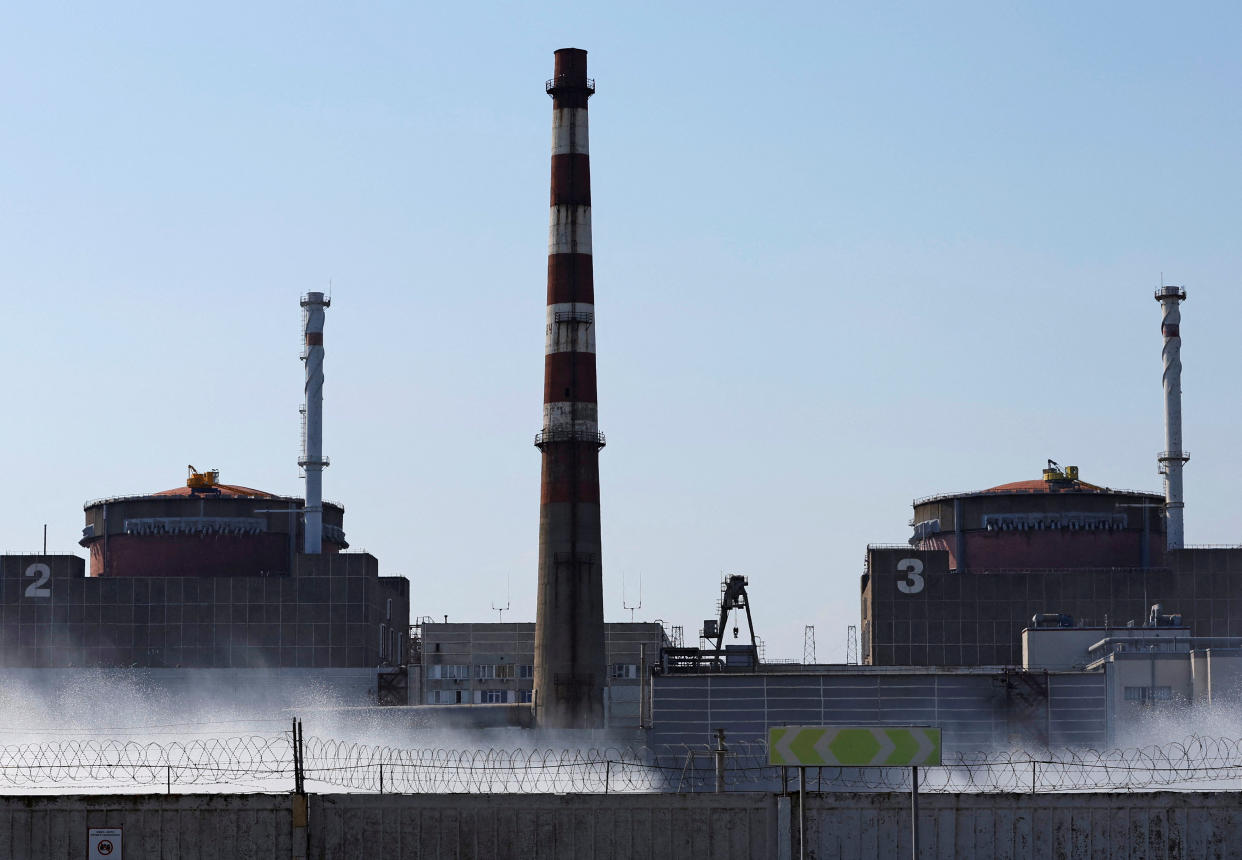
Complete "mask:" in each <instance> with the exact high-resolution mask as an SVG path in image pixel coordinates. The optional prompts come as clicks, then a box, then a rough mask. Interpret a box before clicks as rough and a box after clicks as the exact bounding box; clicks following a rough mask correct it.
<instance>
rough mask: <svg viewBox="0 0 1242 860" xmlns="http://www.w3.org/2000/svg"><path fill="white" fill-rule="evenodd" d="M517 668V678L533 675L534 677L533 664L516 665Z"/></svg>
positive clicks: (531, 676)
mask: <svg viewBox="0 0 1242 860" xmlns="http://www.w3.org/2000/svg"><path fill="white" fill-rule="evenodd" d="M517 669H518V675H517V676H518V677H519V678H533V677H535V667H534V666H518V667H517Z"/></svg>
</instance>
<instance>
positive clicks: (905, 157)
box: [0, 2, 1242, 660]
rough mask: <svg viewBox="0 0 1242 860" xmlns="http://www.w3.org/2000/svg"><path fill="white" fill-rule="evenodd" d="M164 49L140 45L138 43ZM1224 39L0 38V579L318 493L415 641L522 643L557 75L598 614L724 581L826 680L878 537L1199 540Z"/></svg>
mask: <svg viewBox="0 0 1242 860" xmlns="http://www.w3.org/2000/svg"><path fill="white" fill-rule="evenodd" d="M170 6H172V7H175V8H169V7H170ZM1240 25H1242V13H1240V12H1239V7H1238V6H1237V5H1236V4H1225V3H1220V4H1191V5H1184V6H1170V5H1168V4H1156V3H1124V4H1123V3H1090V4H1082V3H1043V4H995V3H938V4H931V3H921V4H902V5H897V4H879V3H867V4H864V3H849V4H846V3H841V4H820V3H815V4H782V5H778V6H776V7H775V8H768V9H762V8H761V7H760V5H759V4H754V3H745V4H740V3H739V4H722V3H713V4H701V5H698V6H695V5H690V4H679V5H671V4H640V3H630V4H624V5H622V4H614V8H613V10H612V11H599V9H598V8H596V7H595V6H588V5H587V4H573V5H563V4H551V3H548V4H541V5H540V6H539V7H538V8H535V7H534V6H532V5H531V4H519V3H507V4H468V5H465V4H425V5H415V4H407V3H389V4H381V3H371V4H350V7H349V8H345V4H304V3H302V4H294V3H287V4H253V3H244V4H243V3H224V2H221V3H211V4H197V5H191V4H149V3H148V4H139V3H115V4H86V3H81V4H72V5H67V4H22V5H10V6H9V7H8V8H7V9H6V10H5V11H4V12H2V13H0V81H2V83H0V284H3V289H4V294H5V296H6V301H5V303H4V309H3V313H2V314H0V351H2V352H0V354H2V356H3V362H4V367H5V368H6V373H5V386H6V388H7V392H6V394H7V396H6V397H5V405H6V409H5V415H4V427H5V431H6V432H5V434H4V439H5V443H4V446H3V450H4V452H5V455H6V456H5V458H4V460H5V464H6V465H5V468H4V473H3V474H4V490H5V492H4V494H3V496H2V497H0V547H3V549H4V550H6V551H12V550H29V549H34V548H36V547H37V546H38V545H39V541H40V538H41V526H42V524H43V523H44V522H46V523H48V524H49V532H50V538H49V542H50V544H51V547H52V548H53V549H57V550H65V549H72V550H76V551H79V552H80V551H81V550H80V549H78V548H77V547H76V544H75V541H76V540H77V538H78V536H79V534H80V529H81V525H82V516H81V504H82V502H83V501H85V500H87V499H89V498H94V497H98V496H104V495H113V494H121V493H134V492H145V491H152V490H159V489H164V488H168V487H172V486H175V485H177V484H179V483H180V482H181V481H182V480H183V476H184V471H185V464H187V463H194V464H195V465H196V466H198V467H200V468H208V467H219V468H220V470H221V472H222V477H223V479H224V480H225V481H228V482H235V483H241V484H246V485H250V486H255V487H260V488H263V489H269V490H272V491H277V492H284V493H300V492H301V491H302V486H301V482H300V481H299V480H298V477H297V474H298V473H297V466H296V463H295V461H296V457H297V452H298V447H299V446H298V415H297V407H298V405H299V402H300V398H301V373H302V366H301V363H300V362H299V361H298V359H297V356H298V349H299V345H298V325H299V309H298V306H297V300H298V296H299V294H300V293H302V292H305V291H307V290H313V289H321V288H323V287H325V286H326V285H327V284H328V282H329V280H331V282H332V284H333V294H334V300H335V302H334V304H333V307H332V309H331V310H330V311H329V315H328V321H327V329H326V343H327V361H326V368H327V385H326V389H325V394H326V430H325V452H326V453H327V454H328V455H330V456H331V458H332V463H333V465H332V467H331V469H329V470H328V472H327V474H326V478H325V488H326V494H327V495H328V496H329V497H330V498H334V499H338V500H340V501H342V502H344V503H345V505H346V509H347V513H346V528H347V532H348V534H349V537H350V540H351V542H352V543H353V545H354V546H355V547H356V548H359V549H362V548H365V549H367V550H369V551H371V552H373V553H375V554H376V555H377V556H378V557H379V559H380V563H381V567H382V569H383V570H384V571H385V572H388V573H400V574H404V575H407V576H409V577H410V579H411V580H412V582H413V590H412V593H413V597H414V601H413V602H414V607H415V613H416V614H420V615H421V614H428V615H436V616H439V615H443V614H446V613H447V614H448V615H449V616H450V618H451V619H457V620H468V619H470V620H482V619H487V618H495V617H496V614H495V613H494V612H492V611H491V609H490V607H491V604H492V603H494V602H498V603H501V604H503V603H504V601H505V592H506V580H507V581H508V583H509V589H510V592H511V601H512V608H511V611H510V612H509V613H506V615H505V617H506V618H513V619H515V620H516V619H531V618H533V615H534V609H533V607H534V601H533V597H534V588H535V575H536V568H535V564H536V562H535V556H536V553H535V550H536V540H537V530H538V521H537V520H538V485H539V455H538V453H537V451H536V450H535V449H534V447H533V446H532V445H531V440H532V437H533V435H534V433H535V432H536V431H537V430H538V429H539V422H540V403H541V388H542V365H543V315H544V288H545V273H546V267H545V255H546V245H545V241H546V229H547V227H546V225H547V195H548V144H549V130H550V121H551V116H550V114H551V104H550V101H549V100H548V98H547V96H546V95H545V94H544V92H543V81H544V79H545V78H547V77H548V76H549V75H550V74H551V70H552V51H553V50H554V49H556V48H559V47H568V46H575V47H581V48H586V49H588V50H589V51H590V68H591V73H592V74H593V76H594V77H595V78H596V79H597V81H598V94H597V96H596V97H595V98H594V99H593V100H592V103H591V124H592V129H591V145H592V153H591V155H592V168H593V173H594V176H593V183H594V188H593V192H594V195H593V196H594V204H595V209H594V227H595V237H594V239H595V242H594V245H595V277H596V290H597V302H598V305H597V320H598V345H599V387H600V414H601V425H602V429H603V430H604V431H605V432H606V433H607V434H608V439H609V446H608V448H607V449H605V451H604V452H603V455H602V460H601V470H602V481H603V507H604V517H605V526H604V541H605V547H604V563H605V580H606V589H607V593H606V609H607V613H608V615H609V617H610V618H611V619H617V620H620V619H623V618H628V616H629V613H628V612H626V611H624V610H623V609H622V593H621V592H622V589H621V583H622V575H623V574H624V575H625V577H626V581H627V583H628V585H629V594H628V597H627V600H628V602H630V603H634V602H636V601H637V597H638V595H637V582H638V579H639V577H640V575H641V577H642V581H643V593H642V609H641V610H639V611H638V612H637V613H636V616H642V617H647V618H657V617H658V618H662V619H664V620H666V621H668V622H669V623H676V624H683V625H685V627H686V631H687V633H688V634H691V636H692V635H693V631H694V630H695V629H697V625H698V624H699V622H700V621H701V620H702V619H703V618H706V617H708V616H710V615H711V614H712V612H713V608H714V605H715V600H716V598H717V597H718V584H719V579H720V575H721V573H722V572H741V573H745V574H748V575H749V576H750V578H751V592H752V597H753V600H754V604H755V616H756V625H757V627H758V630H759V633H760V635H761V636H762V637H763V638H765V639H766V640H767V642H768V644H769V656H770V657H800V656H801V652H802V633H803V626H804V625H806V624H814V625H816V629H817V636H818V646H819V649H818V650H819V654H818V656H819V658H820V659H821V660H823V659H841V658H842V657H843V654H844V640H845V626H846V625H847V624H850V623H857V618H858V576H859V573H860V571H861V567H862V560H863V552H864V546H865V544H866V543H867V542H868V541H900V540H904V539H905V538H906V537H907V536H908V534H909V529H908V527H907V526H906V520H907V519H908V518H909V515H910V509H909V503H910V500H911V498H913V497H915V496H922V495H926V494H930V493H933V492H938V491H949V490H966V489H976V488H981V487H986V486H991V485H994V484H998V483H1002V482H1005V481H1011V480H1018V479H1024V478H1033V477H1037V476H1038V474H1039V468H1040V467H1041V465H1042V464H1043V461H1044V460H1045V459H1046V458H1048V457H1052V458H1055V459H1057V460H1059V461H1060V462H1062V463H1073V464H1077V465H1079V466H1080V467H1081V468H1082V474H1083V477H1084V478H1085V479H1087V480H1091V481H1095V482H1100V483H1105V484H1109V485H1113V486H1120V487H1129V488H1137V489H1147V490H1158V489H1159V487H1160V484H1159V481H1158V478H1157V477H1156V474H1155V468H1156V463H1155V459H1154V455H1155V453H1156V452H1157V451H1159V450H1160V449H1161V447H1162V444H1163V436H1162V432H1163V431H1162V423H1161V416H1162V412H1161V390H1160V336H1159V326H1158V321H1159V308H1158V306H1157V305H1156V303H1155V302H1154V301H1153V300H1152V297H1151V292H1152V289H1153V288H1154V287H1155V286H1156V285H1157V283H1158V281H1159V278H1160V275H1161V272H1163V273H1164V277H1165V278H1166V280H1167V281H1169V282H1171V283H1184V284H1185V285H1186V286H1187V289H1188V290H1189V293H1190V300H1189V302H1187V304H1186V305H1185V307H1184V309H1183V311H1184V321H1183V327H1182V330H1183V333H1184V337H1185V345H1184V349H1183V358H1184V363H1185V367H1186V377H1185V386H1184V387H1185V416H1186V429H1185V438H1186V446H1187V448H1189V449H1190V450H1191V451H1192V453H1193V455H1194V459H1193V460H1191V462H1190V464H1189V466H1188V467H1187V472H1186V487H1187V513H1186V531H1187V538H1188V540H1189V541H1190V542H1192V543H1236V542H1238V541H1240V540H1242V534H1240V533H1239V532H1240V529H1239V512H1240V507H1242V502H1240V501H1239V499H1238V498H1237V496H1238V493H1237V491H1236V487H1237V485H1238V481H1239V478H1240V477H1242V463H1240V462H1239V457H1238V455H1237V451H1238V427H1239V423H1240V422H1239V418H1240V417H1242V416H1240V414H1239V412H1240V407H1239V404H1238V397H1237V379H1238V378H1239V373H1238V370H1239V367H1238V365H1239V350H1238V338H1237V334H1236V327H1237V322H1236V321H1237V320H1238V319H1239V318H1242V292H1240V291H1239V290H1238V285H1239V283H1238V282H1239V275H1240V273H1242V252H1240V250H1239V235H1240V230H1239V226H1240V225H1239V217H1238V206H1239V200H1242V181H1240V177H1239V169H1238V164H1239V153H1240V152H1242V127H1240V126H1242V111H1239V109H1238V97H1239V96H1238V94H1239V92H1242V60H1240V56H1242V54H1240V53H1239V51H1238V49H1237V48H1238V45H1239V44H1240V43H1242V26H1240Z"/></svg>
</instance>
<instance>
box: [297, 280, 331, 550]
mask: <svg viewBox="0 0 1242 860" xmlns="http://www.w3.org/2000/svg"><path fill="white" fill-rule="evenodd" d="M331 304H332V299H330V298H327V297H326V296H325V295H324V294H323V293H307V294H306V295H304V296H302V300H301V305H302V330H303V335H304V337H303V344H304V345H303V349H302V361H304V362H306V386H305V395H306V403H305V405H304V406H303V410H304V414H305V416H306V420H305V423H304V426H303V431H302V458H301V459H300V460H298V465H299V466H301V467H302V468H303V469H304V470H305V471H306V514H305V516H304V518H303V524H304V525H303V535H304V541H303V551H304V552H306V553H307V554H308V555H318V554H319V552H320V551H321V550H322V549H323V470H324V467H325V466H327V465H328V458H327V457H325V456H323V321H324V309H325V308H327V307H329V306H330V305H331Z"/></svg>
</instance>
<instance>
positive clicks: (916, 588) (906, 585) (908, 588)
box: [897, 558, 923, 594]
mask: <svg viewBox="0 0 1242 860" xmlns="http://www.w3.org/2000/svg"><path fill="white" fill-rule="evenodd" d="M897 570H898V571H900V572H902V573H904V574H905V575H906V581H905V582H901V581H900V580H899V581H898V582H897V590H898V591H900V592H901V593H902V594H918V593H919V592H920V591H922V590H923V562H921V561H919V560H918V559H917V558H903V559H902V560H901V561H899V562H897Z"/></svg>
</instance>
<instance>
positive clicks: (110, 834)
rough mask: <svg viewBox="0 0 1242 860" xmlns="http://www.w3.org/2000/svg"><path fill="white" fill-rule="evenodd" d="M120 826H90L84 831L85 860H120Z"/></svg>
mask: <svg viewBox="0 0 1242 860" xmlns="http://www.w3.org/2000/svg"><path fill="white" fill-rule="evenodd" d="M122 856H123V852H122V850H121V828H119V827H91V828H89V829H88V830H87V831H86V860H121V857H122Z"/></svg>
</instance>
